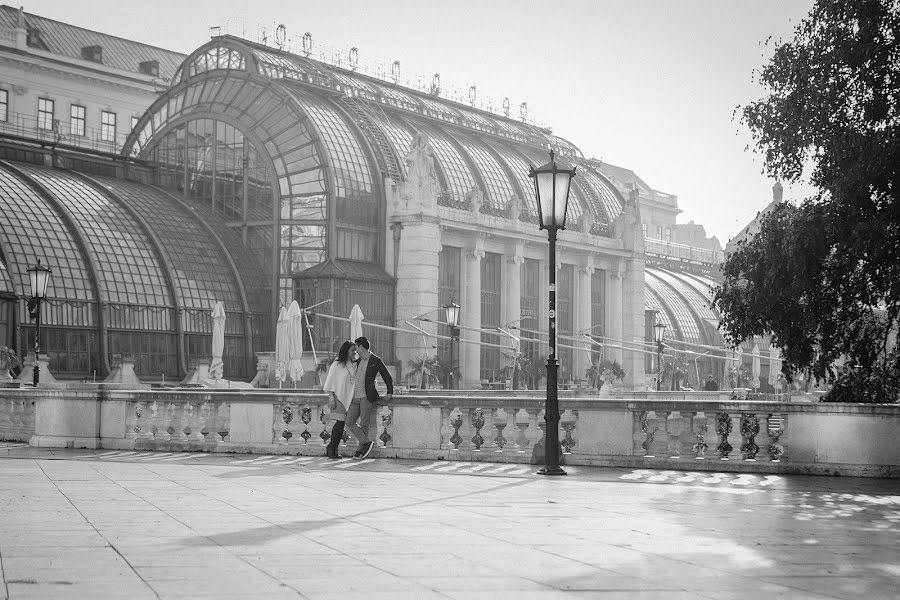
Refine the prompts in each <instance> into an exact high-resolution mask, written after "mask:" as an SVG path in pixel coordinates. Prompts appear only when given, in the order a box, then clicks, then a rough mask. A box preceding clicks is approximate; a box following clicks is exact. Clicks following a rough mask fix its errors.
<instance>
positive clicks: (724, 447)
mask: <svg viewBox="0 0 900 600" xmlns="http://www.w3.org/2000/svg"><path fill="white" fill-rule="evenodd" d="M731 427H732V425H731V415H729V414H728V413H719V414H717V415H716V433H717V434H718V435H719V445H718V446H716V450H718V451H719V460H728V455H729V454H731V451H732V450H733V449H734V448H733V447H732V446H731V444H729V443H728V435H729V434H730V433H731Z"/></svg>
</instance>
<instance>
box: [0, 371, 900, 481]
mask: <svg viewBox="0 0 900 600" xmlns="http://www.w3.org/2000/svg"><path fill="white" fill-rule="evenodd" d="M629 396H630V397H629ZM31 403H33V406H34V411H33V417H29V416H28V412H29V411H28V410H27V407H28V406H31ZM543 406H544V398H543V396H542V395H541V394H538V393H526V394H520V393H514V392H513V393H510V392H506V393H499V394H495V393H490V394H485V393H483V392H482V393H480V392H465V393H447V392H444V393H441V394H437V393H434V392H429V393H425V394H408V395H400V396H395V397H394V401H393V402H392V403H391V404H389V405H379V406H377V407H376V410H375V411H374V414H373V415H372V424H371V427H370V434H371V435H372V437H374V438H376V440H377V445H378V448H379V450H378V456H381V457H399V458H422V459H433V460H439V459H444V460H460V461H493V462H521V463H528V462H531V461H532V458H533V456H534V455H538V456H537V458H539V456H540V455H542V441H543V437H544V431H543V430H544V413H543ZM560 411H561V420H560V443H561V445H562V448H563V451H564V462H565V463H566V464H578V465H600V466H613V467H628V468H646V469H678V470H690V471H739V472H753V473H809V474H833V475H854V476H872V477H898V476H900V435H898V434H900V406H898V405H866V404H823V403H790V402H788V403H785V402H760V401H734V400H729V399H728V394H725V393H706V394H704V393H686V394H681V393H679V395H672V396H670V397H664V398H662V399H661V398H659V397H655V395H654V394H652V393H647V394H644V393H639V394H631V395H628V394H618V395H616V396H615V397H607V398H597V397H589V396H576V395H570V396H564V397H563V398H561V400H560ZM13 415H15V416H13ZM331 424H332V422H331V421H330V420H329V415H328V412H327V398H326V396H325V395H324V394H322V393H317V392H294V391H280V392H279V391H275V390H267V391H262V390H258V391H257V390H254V391H244V390H241V391H237V390H235V391H220V390H216V391H212V390H145V391H128V390H119V389H109V388H104V387H102V386H98V387H90V386H85V389H38V390H33V389H27V388H23V389H18V390H3V392H2V402H0V437H3V436H6V439H29V440H30V442H31V444H32V445H35V446H51V447H85V448H110V449H142V450H191V451H209V452H254V453H285V454H298V455H319V454H323V453H324V446H325V444H326V443H327V441H328V436H329V434H330V432H331ZM347 437H349V435H347ZM345 444H349V448H350V449H352V448H354V447H355V440H352V439H349V440H348V441H347V442H345ZM536 447H538V452H535V448H536ZM344 452H345V453H347V452H349V450H348V449H346V448H345V449H344Z"/></svg>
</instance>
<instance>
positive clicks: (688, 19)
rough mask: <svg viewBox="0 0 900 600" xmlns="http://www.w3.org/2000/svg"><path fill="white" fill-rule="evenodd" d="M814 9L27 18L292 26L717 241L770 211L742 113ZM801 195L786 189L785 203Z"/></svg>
mask: <svg viewBox="0 0 900 600" xmlns="http://www.w3.org/2000/svg"><path fill="white" fill-rule="evenodd" d="M811 6H812V0H752V1H751V0H690V1H689V0H678V1H674V0H672V1H661V0H617V1H607V0H593V1H592V0H557V1H555V2H547V1H546V0H544V1H542V2H536V1H532V0H509V1H508V0H478V1H473V0H450V1H448V0H443V1H431V0H391V1H388V0H368V1H348V0H317V1H315V2H310V1H306V0H290V1H282V0H255V1H253V2H247V1H246V0H242V1H240V2H237V1H232V0H217V1H214V2H212V1H208V0H180V1H177V2H176V1H173V0H154V1H152V2H140V3H138V2H133V1H130V0H129V1H123V0H111V1H107V0H39V1H31V2H26V3H25V10H26V11H27V12H31V13H35V14H39V15H41V16H44V17H48V18H52V19H57V20H61V21H66V22H69V23H72V24H74V25H79V26H82V27H87V28H90V29H95V30H98V31H103V32H105V33H110V34H114V35H118V36H121V37H125V38H130V39H134V40H138V41H142V42H146V43H150V44H154V45H157V46H161V47H164V48H168V49H171V50H177V51H180V52H185V53H188V52H190V51H192V50H194V49H195V48H196V47H198V46H199V45H200V44H202V43H203V42H205V41H206V40H207V39H209V35H210V27H212V26H215V25H220V26H223V27H224V26H225V25H226V24H227V25H229V26H230V28H231V31H232V32H234V31H237V30H238V29H241V30H242V29H244V28H246V30H247V35H248V37H253V38H255V37H256V35H257V30H258V26H265V27H267V29H268V30H269V32H270V35H271V31H272V30H273V29H274V25H275V24H278V23H283V24H284V25H285V26H286V28H287V32H288V36H289V37H296V38H297V39H298V40H299V38H300V36H302V35H303V33H304V32H307V31H308V32H310V33H311V34H312V37H313V42H314V44H315V45H316V47H319V48H321V47H324V46H326V45H327V46H330V47H334V48H339V49H340V48H344V49H346V48H349V47H351V46H356V47H357V48H358V49H359V58H360V63H366V62H372V61H375V60H380V61H382V62H384V63H387V64H389V63H390V62H392V61H394V60H399V61H400V64H401V79H402V81H401V82H403V81H405V80H407V79H409V78H412V77H414V75H415V74H420V75H422V76H424V77H426V78H427V79H428V80H429V81H430V79H431V75H432V74H433V73H440V75H441V82H442V85H443V88H444V89H445V90H448V89H450V88H457V89H458V90H459V91H460V93H462V94H465V91H466V90H467V89H468V87H469V86H470V85H476V86H477V94H478V98H479V101H482V100H483V99H485V98H486V97H488V96H489V97H493V98H495V99H496V104H499V103H500V101H502V99H503V98H504V97H508V98H509V99H510V103H511V105H512V107H513V108H512V111H511V114H512V115H513V116H516V115H517V114H518V106H519V104H520V103H522V102H527V103H528V110H529V116H530V117H534V118H535V119H537V120H538V121H539V122H542V123H544V124H546V125H548V126H550V127H551V128H552V129H553V132H554V133H555V134H557V135H560V136H562V137H564V138H566V139H568V140H570V141H572V142H573V143H575V144H576V145H577V146H578V147H579V148H581V150H582V151H583V152H584V154H585V155H586V156H589V157H596V158H600V159H602V160H603V161H605V162H609V163H612V164H615V165H619V166H623V167H627V168H630V169H632V170H634V171H635V172H636V173H637V174H638V175H639V176H640V177H641V178H643V180H644V181H646V182H647V183H648V184H649V185H650V186H651V187H653V188H655V189H657V190H661V191H664V192H668V193H671V194H675V195H677V196H678V198H679V206H680V208H681V209H682V211H683V213H682V215H680V216H679V222H682V223H685V222H687V221H688V220H693V221H695V222H697V223H702V224H704V225H705V226H706V230H707V233H708V234H709V235H716V236H718V237H719V238H720V240H721V241H722V243H723V244H724V243H725V241H727V240H728V239H729V238H730V237H732V236H733V235H734V234H736V233H737V232H738V231H740V229H741V228H742V227H743V226H744V225H745V224H746V223H747V222H749V221H750V220H751V219H752V218H753V217H754V216H755V215H756V213H757V211H759V210H760V209H762V208H763V207H765V206H766V205H767V204H768V203H769V202H770V201H771V194H772V192H771V187H772V184H773V181H772V180H770V179H768V178H767V177H766V176H764V175H763V174H762V173H761V170H762V163H761V161H760V159H759V158H758V157H757V156H756V155H754V154H753V153H752V152H749V151H747V150H745V147H746V146H747V144H748V143H750V138H749V135H748V134H747V132H746V130H745V129H744V128H743V127H742V126H741V125H740V123H739V122H738V121H737V120H736V119H735V118H734V110H735V107H736V106H737V105H739V104H743V103H747V102H749V101H750V100H752V99H755V98H757V97H759V96H761V94H762V89H761V88H760V87H759V85H758V84H757V83H756V82H755V80H754V76H753V70H754V69H758V68H760V67H761V66H762V65H763V64H764V63H765V61H766V59H767V58H768V57H769V56H770V54H771V49H772V47H771V45H769V46H766V45H765V41H766V39H767V38H769V36H772V37H773V38H774V39H778V38H789V37H790V35H791V33H792V32H793V29H794V27H795V26H796V25H797V23H798V22H799V20H800V19H802V18H803V17H804V16H805V15H806V14H807V12H808V11H809V9H810V7H811ZM803 192H804V190H803V189H791V188H788V189H787V190H786V193H785V195H786V197H788V198H792V197H796V196H799V195H802V194H803Z"/></svg>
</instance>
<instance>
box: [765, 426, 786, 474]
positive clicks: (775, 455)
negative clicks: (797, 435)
mask: <svg viewBox="0 0 900 600" xmlns="http://www.w3.org/2000/svg"><path fill="white" fill-rule="evenodd" d="M766 429H767V430H768V432H769V439H770V440H771V442H770V443H769V447H768V448H767V449H766V453H767V454H768V455H769V460H771V461H772V462H781V457H782V456H784V446H782V445H781V444H780V443H779V442H778V440H779V439H780V438H781V436H782V435H783V434H784V416H783V415H769V416H768V418H767V419H766Z"/></svg>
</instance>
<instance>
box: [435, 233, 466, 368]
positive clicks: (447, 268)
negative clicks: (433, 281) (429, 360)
mask: <svg viewBox="0 0 900 600" xmlns="http://www.w3.org/2000/svg"><path fill="white" fill-rule="evenodd" d="M461 257H462V249H461V248H455V247H452V246H443V247H442V248H441V252H440V254H438V305H439V306H447V305H448V304H450V303H451V302H456V303H457V304H461V302H460V301H459V300H460V297H461V292H462V290H461V289H460V269H461ZM443 312H444V311H440V313H439V315H440V316H439V317H438V319H437V320H439V321H444V319H445V318H446V315H445V314H443ZM438 333H439V334H440V335H444V336H449V335H450V329H449V328H448V327H447V326H446V325H441V326H440V327H438ZM438 355H439V356H440V357H441V360H442V361H444V362H445V364H448V365H449V364H450V362H449V361H450V358H451V357H450V340H446V339H438ZM452 358H453V363H454V365H453V366H456V365H457V364H458V363H459V354H456V355H455V356H453V357H452Z"/></svg>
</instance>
